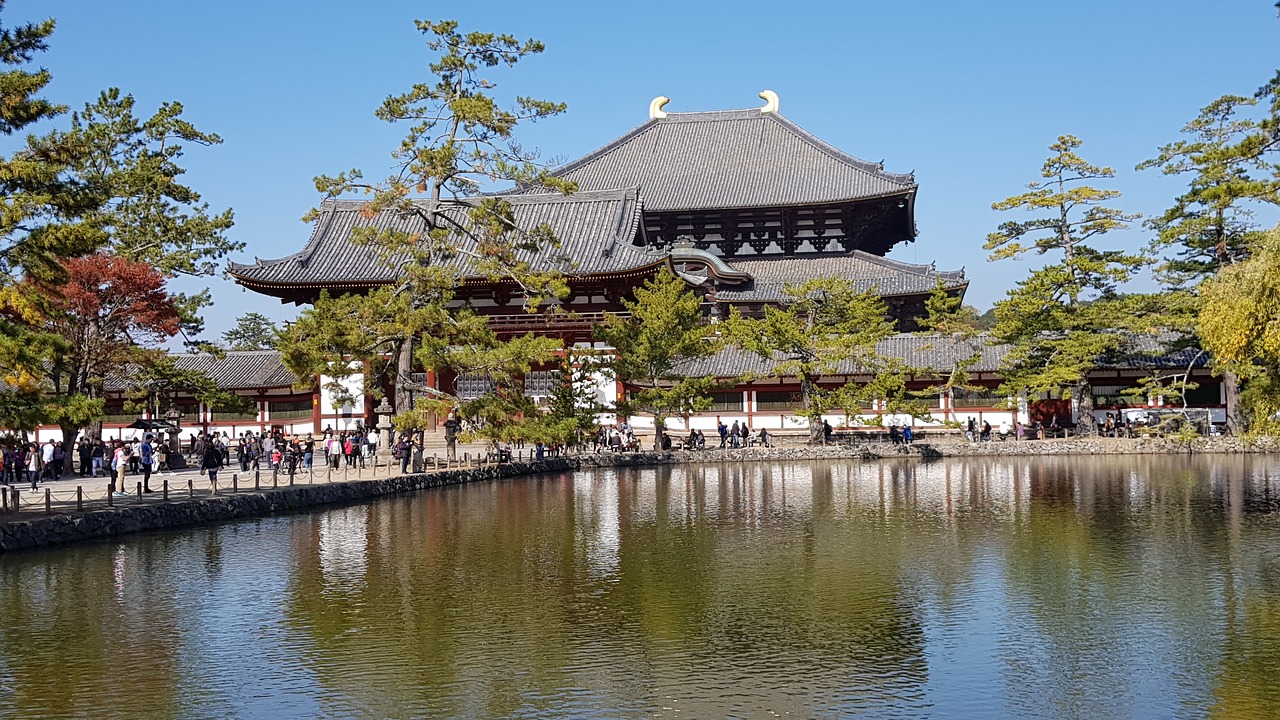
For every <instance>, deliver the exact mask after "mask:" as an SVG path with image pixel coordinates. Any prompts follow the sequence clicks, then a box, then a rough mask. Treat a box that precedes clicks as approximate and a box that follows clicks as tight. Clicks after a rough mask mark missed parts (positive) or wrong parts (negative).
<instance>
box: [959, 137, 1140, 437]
mask: <svg viewBox="0 0 1280 720" xmlns="http://www.w3.org/2000/svg"><path fill="white" fill-rule="evenodd" d="M1080 145H1081V142H1080V140H1079V139H1077V138H1075V137H1073V136H1071V135H1063V136H1061V137H1059V138H1058V140H1057V142H1055V143H1053V144H1052V145H1050V146H1049V149H1050V150H1051V151H1052V152H1053V153H1054V154H1053V155H1052V156H1050V157H1049V159H1048V160H1046V161H1045V163H1044V165H1043V167H1042V168H1041V171H1040V175H1041V177H1043V178H1044V180H1038V181H1034V182H1031V183H1029V184H1028V185H1027V188H1028V191H1027V192H1025V193H1022V194H1019V195H1015V196H1013V197H1010V198H1008V199H1005V200H1001V201H1000V202H997V203H995V204H993V205H992V206H991V207H992V209H994V210H1023V211H1026V212H1031V213H1036V215H1037V216H1036V217H1034V218H1033V219H1031V220H1025V221H1012V220H1011V221H1007V222H1004V223H1001V224H1000V226H999V228H998V229H997V230H996V232H993V233H991V234H989V235H988V236H987V242H986V244H985V245H984V246H983V247H984V248H985V249H986V250H989V251H990V252H991V256H990V259H991V260H993V261H995V260H1003V259H1008V258H1019V257H1022V256H1024V255H1025V254H1027V253H1029V252H1034V253H1036V254H1037V255H1042V256H1043V255H1048V256H1053V257H1055V258H1056V260H1057V261H1056V262H1051V263H1050V264H1048V265H1046V266H1044V267H1042V268H1040V269H1038V270H1034V271H1032V273H1031V275H1030V276H1029V277H1028V278H1026V279H1025V280H1022V281H1020V282H1019V283H1018V284H1017V286H1016V287H1014V288H1013V289H1012V290H1010V291H1009V293H1008V295H1007V297H1006V298H1005V299H1004V300H1001V301H999V302H998V303H996V307H995V311H996V326H995V328H994V330H993V331H992V334H993V336H994V338H995V339H996V340H997V341H998V342H1003V343H1006V344H1008V345H1009V346H1010V349H1009V352H1008V354H1007V355H1006V356H1005V359H1004V362H1003V367H1002V374H1003V375H1004V378H1005V381H1004V383H1003V384H1002V385H1001V391H1002V392H1005V393H1006V394H1008V395H1010V396H1018V397H1022V396H1023V395H1024V393H1028V392H1030V393H1040V392H1045V391H1051V390H1062V389H1066V390H1068V391H1069V392H1070V393H1071V395H1072V397H1074V398H1075V399H1076V401H1077V403H1078V406H1077V407H1078V410H1079V417H1080V423H1081V426H1082V427H1083V428H1084V429H1085V431H1086V432H1092V431H1093V395H1092V392H1091V391H1090V388H1089V383H1088V373H1089V371H1090V370H1091V369H1093V368H1094V367H1095V366H1096V365H1097V363H1098V361H1099V359H1101V358H1103V357H1106V356H1108V355H1114V354H1116V353H1118V352H1119V351H1120V349H1121V346H1122V343H1123V339H1124V335H1123V332H1124V331H1125V330H1131V329H1134V328H1135V327H1136V322H1137V321H1138V319H1140V318H1143V317H1146V315H1145V314H1144V313H1140V314H1134V312H1133V304H1132V303H1131V302H1129V301H1127V300H1125V299H1123V298H1120V297H1118V295H1117V292H1116V289H1117V287H1118V286H1119V285H1121V284H1123V283H1124V282H1126V281H1128V280H1129V279H1130V278H1132V277H1133V275H1134V274H1135V273H1136V272H1137V271H1138V270H1139V269H1140V268H1141V267H1143V266H1144V265H1145V264H1146V263H1147V260H1146V258H1144V257H1143V256H1142V255H1141V254H1131V253H1125V252H1122V251H1119V250H1102V249H1099V248H1097V247H1095V243H1096V242H1097V240H1098V239H1099V238H1101V237H1102V236H1103V235H1105V234H1106V233H1108V232H1111V231H1113V230H1119V229H1123V228H1126V227H1128V225H1127V223H1128V222H1129V221H1131V220H1134V219H1136V218H1137V217H1138V216H1137V215H1126V214H1124V213H1122V212H1121V211H1119V210H1116V209H1113V208H1109V207H1106V206H1104V205H1103V203H1106V202H1109V201H1111V200H1114V199H1115V198H1118V197H1119V196H1120V193H1119V192H1118V191H1116V190H1102V189H1099V188H1095V187H1093V186H1092V185H1090V184H1088V183H1090V182H1091V181H1095V180H1106V179H1110V178H1112V177H1114V176H1115V171H1114V170H1112V169H1111V168H1108V167H1099V166H1097V165H1093V164H1090V163H1088V162H1086V161H1085V160H1084V159H1083V158H1081V157H1080V156H1079V155H1077V154H1076V153H1075V149H1076V148H1078V147H1080Z"/></svg>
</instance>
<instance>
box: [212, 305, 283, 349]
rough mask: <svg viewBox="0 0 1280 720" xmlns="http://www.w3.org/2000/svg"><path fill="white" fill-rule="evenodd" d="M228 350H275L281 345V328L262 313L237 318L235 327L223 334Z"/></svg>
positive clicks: (246, 314)
mask: <svg viewBox="0 0 1280 720" xmlns="http://www.w3.org/2000/svg"><path fill="white" fill-rule="evenodd" d="M222 344H223V345H224V346H226V348H227V349H228V350H234V351H240V352H243V351H246V350H275V349H276V348H277V347H278V346H279V344H280V328H278V327H277V323H276V322H275V321H274V320H272V319H271V318H269V317H267V316H266V315H263V314H262V313H256V312H248V313H245V314H244V315H241V316H240V317H238V318H236V324H235V327H233V328H231V329H230V330H227V331H226V332H224V333H222Z"/></svg>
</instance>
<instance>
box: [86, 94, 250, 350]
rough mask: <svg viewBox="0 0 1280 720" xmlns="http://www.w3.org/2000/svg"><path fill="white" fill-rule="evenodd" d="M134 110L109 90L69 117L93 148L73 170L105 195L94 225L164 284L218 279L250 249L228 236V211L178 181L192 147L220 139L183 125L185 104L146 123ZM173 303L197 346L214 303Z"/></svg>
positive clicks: (129, 99)
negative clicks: (227, 263)
mask: <svg viewBox="0 0 1280 720" xmlns="http://www.w3.org/2000/svg"><path fill="white" fill-rule="evenodd" d="M135 104H136V103H135V101H134V98H133V96H132V95H127V94H123V93H121V91H120V90H119V89H117V88H109V89H107V90H105V91H103V92H102V93H101V94H100V95H99V96H98V99H97V100H96V101H94V102H92V103H86V104H85V106H84V108H83V109H81V110H80V111H79V112H76V113H74V114H72V116H71V130H70V132H69V136H70V137H73V138H76V139H77V140H78V141H79V142H81V143H83V144H84V145H85V146H87V147H88V149H89V152H88V153H87V154H85V155H84V156H83V157H82V158H81V159H80V161H79V162H77V163H75V164H74V166H73V170H74V171H75V173H76V175H77V176H78V177H80V178H82V179H83V180H84V181H86V182H89V183H91V184H93V185H94V186H95V187H100V188H102V189H103V191H104V193H105V196H106V197H105V202H104V204H103V205H102V206H101V207H99V208H98V209H97V210H96V211H95V213H94V214H93V215H92V216H91V217H90V220H91V221H92V222H93V223H94V225H95V226H96V227H99V228H101V229H102V230H104V231H105V232H106V233H107V235H108V237H109V243H110V248H111V252H112V254H114V255H116V256H119V257H122V258H126V259H129V260H136V261H139V262H145V263H149V264H150V265H151V266H152V267H154V268H155V269H157V270H159V271H160V272H161V273H163V274H164V276H165V277H166V278H170V279H172V278H176V277H179V276H187V277H210V276H213V275H216V274H217V273H219V272H220V271H221V263H220V261H221V260H222V259H223V258H225V257H226V256H227V255H229V254H230V253H232V252H236V251H238V250H242V249H244V243H242V242H237V241H234V240H232V239H230V238H229V237H228V236H227V234H226V233H227V231H228V230H230V229H231V227H232V225H233V224H234V221H233V216H232V212H231V210H230V209H227V210H223V211H222V212H219V213H216V214H215V213H213V212H212V211H211V210H210V208H209V204H208V203H207V202H204V201H203V200H202V199H201V196H200V194H199V193H198V192H196V190H194V189H193V188H192V187H190V186H189V185H186V184H184V183H182V182H181V181H180V180H181V178H182V176H183V175H184V174H185V173H186V170H185V169H184V168H183V167H182V166H181V165H180V164H179V161H180V160H181V158H182V156H183V155H184V154H185V152H186V150H187V148H188V147H189V146H193V145H194V146H198V147H210V146H213V145H218V144H221V143H222V138H220V137H219V136H217V135H216V134H213V133H207V132H203V131H201V130H199V129H197V128H196V127H195V126H194V125H192V124H191V123H190V122H188V121H187V120H186V119H184V118H183V117H182V111H183V108H182V104H181V103H178V102H166V103H163V104H161V106H160V108H159V109H158V110H157V111H156V112H155V113H154V114H152V115H151V117H149V118H146V119H141V118H139V117H137V116H136V115H135V114H134V108H135ZM174 299H175V301H176V302H177V306H178V308H179V309H180V310H181V311H182V313H183V330H184V332H185V333H186V335H187V336H188V342H189V344H195V336H196V335H198V334H199V333H200V332H201V331H202V330H203V328H204V320H203V314H204V311H205V310H206V309H207V308H208V307H209V306H210V305H212V299H211V297H210V295H209V291H208V290H204V291H201V292H198V293H195V294H193V295H190V296H187V295H182V294H175V295H174Z"/></svg>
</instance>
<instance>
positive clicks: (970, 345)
mask: <svg viewBox="0 0 1280 720" xmlns="http://www.w3.org/2000/svg"><path fill="white" fill-rule="evenodd" d="M982 332H983V326H982V321H981V319H980V316H979V315H978V311H977V310H976V309H974V308H973V307H971V306H969V305H965V304H964V299H963V298H962V297H961V296H960V295H958V294H953V293H949V292H947V288H946V286H945V285H944V284H943V282H942V281H941V280H939V281H938V284H937V285H936V286H935V287H934V289H933V292H931V293H930V294H929V297H928V299H926V300H925V316H924V317H923V318H921V319H920V334H923V335H932V336H934V337H936V338H937V340H936V342H932V343H929V344H928V345H926V346H924V348H922V349H932V348H933V347H935V346H939V347H942V348H943V349H947V350H951V351H952V354H951V362H950V367H948V368H945V369H943V368H931V369H930V371H931V372H939V371H942V372H943V373H944V375H943V376H942V382H941V383H939V384H938V385H936V386H934V388H933V389H932V390H931V392H937V393H938V396H939V397H940V398H944V397H945V398H954V397H955V391H956V390H957V389H959V390H974V389H978V388H979V387H980V386H977V385H973V384H971V383H970V382H969V369H970V368H972V367H973V366H974V365H976V364H977V363H978V361H979V360H981V359H982V346H983V344H984V343H983V342H982V341H980V340H979V337H980V336H981V335H982ZM949 405H952V404H950V403H949ZM952 407H954V405H952ZM952 412H954V411H953V410H951V409H949V410H948V414H950V413H952ZM947 420H948V421H951V422H957V421H956V420H955V418H954V417H948V418H947Z"/></svg>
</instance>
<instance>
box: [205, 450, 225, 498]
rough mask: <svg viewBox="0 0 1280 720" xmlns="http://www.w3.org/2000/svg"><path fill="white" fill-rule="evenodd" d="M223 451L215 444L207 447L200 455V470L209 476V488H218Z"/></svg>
mask: <svg viewBox="0 0 1280 720" xmlns="http://www.w3.org/2000/svg"><path fill="white" fill-rule="evenodd" d="M222 459H223V458H222V451H221V450H219V449H218V446H217V445H216V444H214V443H207V444H206V445H205V449H204V453H202V454H201V455H200V470H201V472H203V473H205V474H207V475H208V476H209V487H214V488H216V487H217V486H218V470H220V469H221V468H222Z"/></svg>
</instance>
